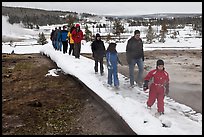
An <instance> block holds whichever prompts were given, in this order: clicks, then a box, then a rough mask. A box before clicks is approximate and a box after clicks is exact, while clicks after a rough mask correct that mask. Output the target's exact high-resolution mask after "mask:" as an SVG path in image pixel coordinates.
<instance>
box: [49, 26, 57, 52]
mask: <svg viewBox="0 0 204 137" xmlns="http://www.w3.org/2000/svg"><path fill="white" fill-rule="evenodd" d="M55 30H56V28H55V29H53V30H52V32H51V33H50V40H51V41H52V46H53V48H54V49H55V40H54V38H53V36H54V33H55Z"/></svg>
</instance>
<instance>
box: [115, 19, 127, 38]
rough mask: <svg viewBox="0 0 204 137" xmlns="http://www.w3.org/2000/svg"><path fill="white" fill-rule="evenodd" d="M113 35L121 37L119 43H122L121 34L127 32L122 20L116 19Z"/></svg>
mask: <svg viewBox="0 0 204 137" xmlns="http://www.w3.org/2000/svg"><path fill="white" fill-rule="evenodd" d="M113 30H114V32H113V34H116V36H118V37H119V41H120V34H121V33H124V32H125V28H124V26H123V25H122V23H121V22H120V20H118V19H116V20H115V21H114V23H113Z"/></svg>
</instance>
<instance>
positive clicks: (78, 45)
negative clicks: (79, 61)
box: [74, 43, 81, 58]
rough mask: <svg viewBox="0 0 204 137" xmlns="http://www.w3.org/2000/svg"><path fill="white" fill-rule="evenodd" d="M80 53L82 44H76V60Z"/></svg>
mask: <svg viewBox="0 0 204 137" xmlns="http://www.w3.org/2000/svg"><path fill="white" fill-rule="evenodd" d="M80 52H81V43H74V56H75V58H79V57H80Z"/></svg>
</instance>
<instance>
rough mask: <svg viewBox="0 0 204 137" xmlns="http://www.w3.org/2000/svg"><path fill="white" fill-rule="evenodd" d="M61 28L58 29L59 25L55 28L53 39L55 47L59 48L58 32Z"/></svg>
mask: <svg viewBox="0 0 204 137" xmlns="http://www.w3.org/2000/svg"><path fill="white" fill-rule="evenodd" d="M58 31H59V29H57V27H56V28H55V31H54V33H53V37H52V38H53V41H54V49H55V50H57V47H58V38H57V34H58Z"/></svg>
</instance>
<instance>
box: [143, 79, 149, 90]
mask: <svg viewBox="0 0 204 137" xmlns="http://www.w3.org/2000/svg"><path fill="white" fill-rule="evenodd" d="M148 82H149V81H148V80H145V81H144V84H143V90H144V91H146V90H147V89H148Z"/></svg>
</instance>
